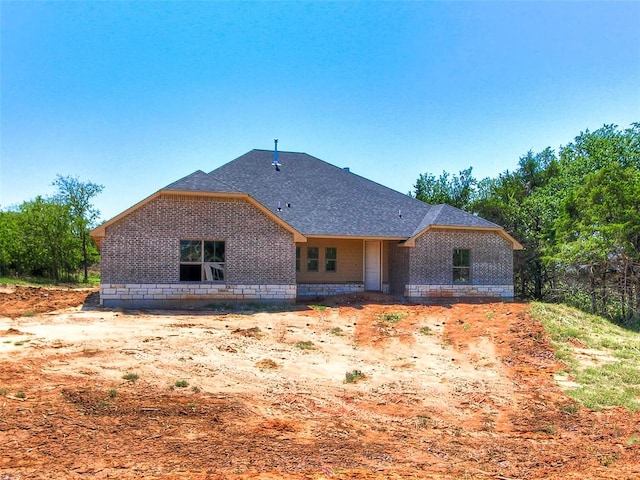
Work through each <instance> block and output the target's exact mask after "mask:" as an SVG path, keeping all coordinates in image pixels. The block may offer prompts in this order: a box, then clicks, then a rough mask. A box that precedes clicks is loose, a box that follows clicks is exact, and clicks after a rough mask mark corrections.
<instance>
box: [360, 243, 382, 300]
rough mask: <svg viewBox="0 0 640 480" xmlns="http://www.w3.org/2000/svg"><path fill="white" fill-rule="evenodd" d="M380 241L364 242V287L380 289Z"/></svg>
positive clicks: (366, 288)
mask: <svg viewBox="0 0 640 480" xmlns="http://www.w3.org/2000/svg"><path fill="white" fill-rule="evenodd" d="M380 264H381V261H380V242H379V241H374V242H371V241H365V242H364V289H365V290H375V291H380V272H381V269H380Z"/></svg>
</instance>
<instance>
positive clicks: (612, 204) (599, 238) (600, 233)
mask: <svg viewBox="0 0 640 480" xmlns="http://www.w3.org/2000/svg"><path fill="white" fill-rule="evenodd" d="M557 235H558V239H559V240H560V242H558V244H557V246H556V251H557V256H556V258H557V260H558V261H559V263H560V264H562V265H563V266H564V267H565V269H567V268H569V269H573V270H574V271H583V272H585V273H586V275H587V277H588V283H587V288H588V291H589V297H590V298H591V308H592V310H593V311H594V312H598V313H600V314H602V315H607V316H611V315H610V308H611V306H612V305H614V309H615V310H614V311H615V312H616V313H615V315H614V316H616V317H620V318H622V319H624V320H629V319H631V318H633V317H635V316H638V315H640V169H637V168H634V167H625V166H623V165H622V164H621V163H618V162H616V161H613V162H612V163H610V164H608V165H606V166H604V167H602V168H601V169H599V170H598V171H597V172H595V173H590V174H588V175H587V176H586V177H585V180H584V183H583V184H581V185H579V186H577V187H576V188H574V189H573V190H571V191H570V192H569V194H568V195H567V197H566V200H565V202H564V204H563V208H562V212H561V215H560V217H559V219H558V222H557ZM612 295H615V296H616V297H617V299H613V298H611V296H612ZM618 299H619V300H618Z"/></svg>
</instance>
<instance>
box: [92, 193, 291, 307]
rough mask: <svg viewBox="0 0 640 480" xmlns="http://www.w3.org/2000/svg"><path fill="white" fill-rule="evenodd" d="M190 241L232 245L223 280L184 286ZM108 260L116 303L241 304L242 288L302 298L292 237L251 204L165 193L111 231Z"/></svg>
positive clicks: (107, 288)
mask: <svg viewBox="0 0 640 480" xmlns="http://www.w3.org/2000/svg"><path fill="white" fill-rule="evenodd" d="M182 239H194V240H199V239H204V240H222V241H224V242H225V281H224V282H223V283H202V284H200V283H196V284H195V287H194V286H193V285H194V284H191V283H186V282H184V283H183V282H180V281H179V275H180V270H179V265H180V240H182ZM102 259H103V260H102V284H101V296H102V299H103V300H107V301H108V303H111V304H115V303H117V300H118V299H122V300H127V301H128V302H127V303H131V300H134V298H133V296H134V295H135V296H136V297H138V296H139V295H143V297H144V296H145V295H147V296H149V295H168V296H169V297H170V298H171V299H173V300H175V299H180V298H182V299H184V300H188V299H191V300H193V299H194V298H193V297H197V298H201V299H203V298H212V299H221V298H230V299H237V298H239V297H238V296H237V295H240V294H237V293H234V289H235V287H237V286H238V285H241V286H244V287H246V289H244V290H247V292H245V293H242V294H241V295H256V296H255V297H251V298H264V299H271V298H281V299H292V298H295V284H296V272H295V245H294V242H293V235H292V233H291V232H289V231H287V230H285V229H284V228H283V227H281V226H280V225H278V224H277V223H275V222H274V221H273V220H271V219H269V218H268V217H267V216H266V215H264V214H263V213H262V212H260V211H259V210H258V209H257V208H255V207H254V206H252V205H251V204H249V203H248V202H247V201H245V200H243V199H237V198H211V197H193V196H180V195H161V196H159V197H157V198H154V199H153V200H151V201H149V202H148V203H146V204H144V205H142V206H141V207H140V208H138V209H136V210H134V211H133V212H131V213H130V214H129V215H127V216H126V217H124V218H122V219H120V220H119V221H117V222H116V223H114V224H112V225H109V226H108V227H107V228H106V232H105V237H104V238H103V239H102ZM114 285H117V286H119V287H115V288H114ZM256 286H258V287H261V288H255V290H256V292H257V293H255V294H252V293H248V292H249V291H250V290H251V289H252V288H253V287H256ZM196 287H197V288H196ZM263 287H264V288H263ZM267 287H268V288H267ZM189 288H191V290H187V289H189ZM145 289H146V290H147V291H146V293H145V292H144V291H143V290H145ZM113 290H116V292H114V291H113ZM157 290H162V292H157ZM192 290H193V291H192ZM134 292H135V293H134ZM151 292H152V293H151ZM171 292H175V294H173V293H171ZM129 296H131V297H132V298H128V297H129ZM185 296H186V297H189V298H186V297H185ZM169 297H167V298H162V297H157V298H156V299H157V300H167V299H168V298H169ZM243 298H248V297H246V296H245V297H243ZM136 299H137V300H153V298H136ZM145 303H149V302H145ZM159 303H161V302H159Z"/></svg>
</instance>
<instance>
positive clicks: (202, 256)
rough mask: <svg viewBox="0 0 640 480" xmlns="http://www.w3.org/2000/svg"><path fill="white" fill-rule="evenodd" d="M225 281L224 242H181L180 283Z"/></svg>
mask: <svg viewBox="0 0 640 480" xmlns="http://www.w3.org/2000/svg"><path fill="white" fill-rule="evenodd" d="M216 280H224V242H218V241H208V240H180V281H181V282H202V281H209V282H211V281H216Z"/></svg>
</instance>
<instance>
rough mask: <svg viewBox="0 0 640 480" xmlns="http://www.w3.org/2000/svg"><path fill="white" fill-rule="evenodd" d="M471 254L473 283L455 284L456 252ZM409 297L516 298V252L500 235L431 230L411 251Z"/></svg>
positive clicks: (407, 292) (407, 293)
mask: <svg viewBox="0 0 640 480" xmlns="http://www.w3.org/2000/svg"><path fill="white" fill-rule="evenodd" d="M456 248H465V249H469V250H471V281H470V282H469V283H468V284H454V283H453V250H454V249H456ZM408 250H409V278H408V280H407V283H406V287H405V295H407V296H410V297H437V296H440V297H500V298H512V297H513V250H512V248H511V245H510V243H509V242H507V241H506V240H505V239H504V238H503V237H502V236H500V234H498V233H497V232H487V231H474V230H467V231H465V230H430V231H427V232H426V233H425V234H424V235H422V236H421V237H419V238H418V239H416V244H415V247H413V248H409V249H408Z"/></svg>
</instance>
